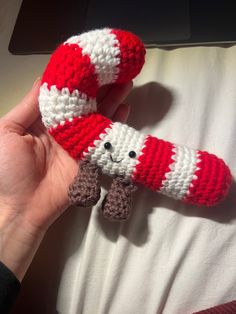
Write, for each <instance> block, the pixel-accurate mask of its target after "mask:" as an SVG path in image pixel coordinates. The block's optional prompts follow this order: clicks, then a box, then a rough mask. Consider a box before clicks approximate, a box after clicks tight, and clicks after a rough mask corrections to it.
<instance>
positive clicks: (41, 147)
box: [0, 81, 131, 228]
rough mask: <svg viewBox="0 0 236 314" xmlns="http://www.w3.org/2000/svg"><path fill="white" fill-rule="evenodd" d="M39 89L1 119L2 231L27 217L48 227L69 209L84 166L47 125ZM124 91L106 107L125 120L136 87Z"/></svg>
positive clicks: (105, 103) (104, 106) (104, 105)
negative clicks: (75, 182) (127, 101)
mask: <svg viewBox="0 0 236 314" xmlns="http://www.w3.org/2000/svg"><path fill="white" fill-rule="evenodd" d="M39 86H40V81H39V82H37V83H36V84H35V85H34V87H33V89H32V91H31V92H30V93H31V94H29V95H30V96H29V95H28V96H26V98H25V99H24V100H23V101H22V103H23V104H19V105H18V106H17V107H16V108H15V109H13V110H12V111H11V112H10V113H8V114H7V115H6V116H5V117H3V119H2V120H0V147H1V150H0V163H1V167H0V206H1V211H2V214H1V216H0V227H1V225H4V224H8V223H9V222H10V221H11V220H12V219H15V217H18V216H21V218H22V217H23V218H24V219H26V220H27V221H28V222H29V223H30V224H32V225H34V226H36V227H40V228H42V227H43V228H47V227H48V226H49V225H50V224H51V223H52V222H53V221H54V220H55V219H56V218H57V217H58V216H59V215H60V214H61V213H62V212H63V211H64V210H65V209H66V208H67V207H68V205H69V203H68V196H67V190H68V186H69V184H70V183H71V182H72V181H73V178H74V176H75V175H76V173H77V171H78V164H77V162H76V161H75V160H74V159H72V158H71V157H70V156H69V155H68V153H67V152H65V151H64V150H63V149H62V148H61V147H60V146H59V145H58V144H57V143H55V142H54V141H53V139H51V138H50V136H49V135H48V133H47V131H46V129H45V128H44V126H43V125H42V123H41V121H40V117H39V112H38V109H37V107H38V106H37V98H38V90H39ZM119 88H120V90H119ZM119 88H118V90H117V91H115V92H113V93H111V94H110V93H109V95H108V96H110V100H109V97H104V101H103V103H102V105H101V108H100V109H101V112H102V111H103V113H104V114H107V115H108V116H110V117H112V118H113V119H114V120H119V121H124V120H125V119H126V118H127V115H128V108H127V106H126V107H124V106H123V108H122V107H120V108H119V107H118V106H119V104H120V102H121V101H122V100H123V98H125V97H126V96H127V94H128V92H129V90H130V88H131V84H126V86H123V87H119ZM27 97H28V98H27ZM35 103H36V105H35ZM111 104H112V105H111ZM29 106H31V108H30V109H29ZM32 106H33V107H34V109H32ZM112 106H113V107H112ZM112 108H113V109H112ZM119 109H120V110H119ZM27 110H28V113H27V112H26V111H27ZM27 114H28V115H29V116H30V119H31V121H29V117H28V118H27ZM16 117H17V118H16ZM17 119H18V120H17ZM33 120H34V121H33Z"/></svg>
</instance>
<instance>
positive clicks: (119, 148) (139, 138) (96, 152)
mask: <svg viewBox="0 0 236 314" xmlns="http://www.w3.org/2000/svg"><path fill="white" fill-rule="evenodd" d="M145 138H146V135H143V134H141V133H140V132H138V131H136V130H135V129H133V128H132V127H129V126H127V125H125V124H122V123H119V122H115V123H113V124H112V125H111V128H109V129H106V134H102V135H101V140H96V141H95V142H94V144H95V147H89V149H88V150H89V152H88V153H86V154H85V157H86V158H88V159H90V161H91V162H92V163H94V164H97V165H98V166H99V167H101V169H102V172H103V173H105V174H108V175H112V176H113V175H121V176H124V177H125V178H126V179H130V178H131V176H132V173H133V171H134V169H135V167H136V165H137V164H138V163H139V161H138V158H139V156H140V154H142V153H141V150H142V147H143V144H144V141H145ZM106 142H110V143H111V145H112V148H111V149H110V150H106V149H105V148H104V144H105V143H106ZM130 151H135V152H136V157H135V158H131V157H129V152H130ZM110 155H111V156H112V159H113V160H115V161H120V160H121V162H120V163H116V162H113V161H112V160H111V159H110Z"/></svg>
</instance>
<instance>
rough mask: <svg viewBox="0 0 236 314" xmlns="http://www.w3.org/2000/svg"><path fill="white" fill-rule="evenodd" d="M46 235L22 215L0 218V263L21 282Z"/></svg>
mask: <svg viewBox="0 0 236 314" xmlns="http://www.w3.org/2000/svg"><path fill="white" fill-rule="evenodd" d="M45 233H46V230H44V229H40V228H38V227H36V226H34V225H32V224H31V223H30V222H29V221H27V219H25V218H24V217H22V215H19V214H18V215H17V214H16V215H15V216H14V215H11V217H10V218H9V215H8V217H7V218H6V216H5V217H3V215H1V216H0V261H1V262H2V263H4V264H5V265H6V266H7V267H8V268H9V269H10V270H11V271H12V272H13V273H14V274H15V275H16V277H17V278H18V279H19V280H20V281H21V280H22V279H23V277H24V275H25V273H26V271H27V269H28V267H29V265H30V263H31V262H32V259H33V257H34V255H35V253H36V251H37V249H38V247H39V245H40V243H41V241H42V239H43V237H44V235H45Z"/></svg>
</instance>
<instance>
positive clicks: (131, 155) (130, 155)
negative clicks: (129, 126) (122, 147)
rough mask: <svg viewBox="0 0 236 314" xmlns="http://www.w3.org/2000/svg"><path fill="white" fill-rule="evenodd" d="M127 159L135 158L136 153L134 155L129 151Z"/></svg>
mask: <svg viewBox="0 0 236 314" xmlns="http://www.w3.org/2000/svg"><path fill="white" fill-rule="evenodd" d="M129 157H130V158H135V157H136V153H135V152H134V151H133V150H131V151H130V152H129Z"/></svg>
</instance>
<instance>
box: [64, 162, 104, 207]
mask: <svg viewBox="0 0 236 314" xmlns="http://www.w3.org/2000/svg"><path fill="white" fill-rule="evenodd" d="M99 173H100V171H99V168H98V167H97V166H96V165H93V164H91V163H89V162H88V161H87V160H86V161H81V162H80V163H79V171H78V174H77V176H76V177H75V179H74V181H73V183H72V184H71V185H70V186H69V193H68V196H69V200H70V203H71V204H72V205H77V206H83V207H89V206H92V205H95V204H96V203H97V201H98V200H99V198H100V193H101V187H100V184H99V181H98V177H99Z"/></svg>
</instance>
